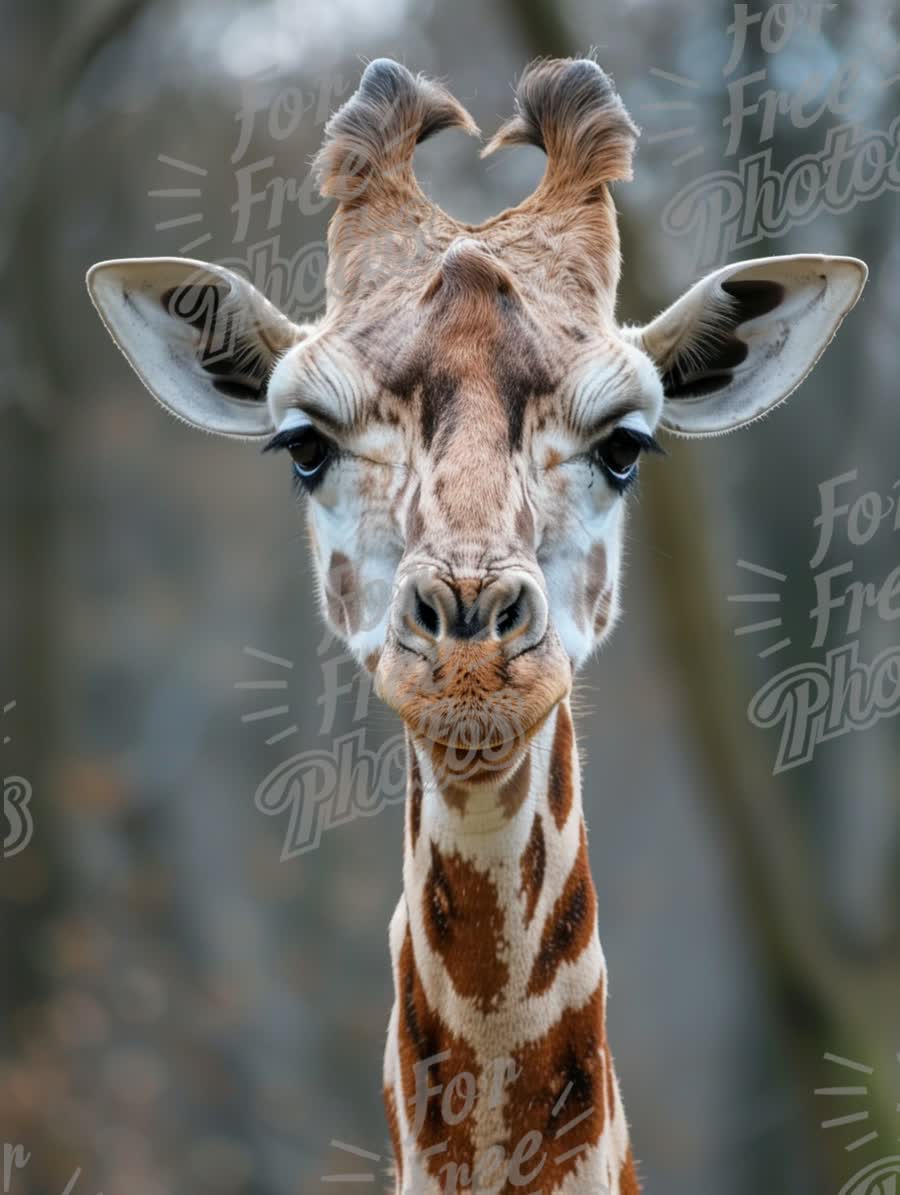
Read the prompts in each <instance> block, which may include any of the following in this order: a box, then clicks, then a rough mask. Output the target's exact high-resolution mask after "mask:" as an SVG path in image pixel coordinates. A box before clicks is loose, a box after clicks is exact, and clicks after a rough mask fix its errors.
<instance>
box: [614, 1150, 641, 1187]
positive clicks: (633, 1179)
mask: <svg viewBox="0 0 900 1195" xmlns="http://www.w3.org/2000/svg"><path fill="white" fill-rule="evenodd" d="M619 1192H620V1195H641V1185H640V1183H639V1182H638V1178H637V1172H636V1171H635V1166H634V1154H633V1153H632V1152H631V1147H630V1146H629V1149H628V1153H627V1154H626V1155H625V1161H624V1162H623V1163H622V1170H621V1172H620V1174H619Z"/></svg>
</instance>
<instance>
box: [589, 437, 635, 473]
mask: <svg viewBox="0 0 900 1195" xmlns="http://www.w3.org/2000/svg"><path fill="white" fill-rule="evenodd" d="M597 453H598V455H599V457H600V460H601V461H602V462H603V464H604V465H605V466H606V468H607V469H609V470H610V472H612V473H617V474H625V473H628V472H629V471H630V470H631V469H633V468H634V466H635V465H636V464H637V459H638V457H639V456H640V453H641V446H640V444H638V443H637V442H636V441H635V440H632V438H631V437H630V436H629V435H627V434H626V433H625V432H622V431H615V432H613V434H612V435H611V436H610V437H609V439H608V440H604V442H603V443H602V444H601V445H600V446H599V448H598V449H597Z"/></svg>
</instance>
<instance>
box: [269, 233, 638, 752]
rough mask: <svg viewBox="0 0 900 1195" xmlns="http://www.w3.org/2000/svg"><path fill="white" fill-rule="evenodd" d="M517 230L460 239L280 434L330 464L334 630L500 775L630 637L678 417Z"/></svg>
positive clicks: (281, 406) (315, 340)
mask: <svg viewBox="0 0 900 1195" xmlns="http://www.w3.org/2000/svg"><path fill="white" fill-rule="evenodd" d="M498 234H499V235H498ZM504 234H506V236H508V235H509V234H508V232H507V230H506V229H505V228H504V227H503V225H502V224H501V225H500V227H499V228H498V229H497V233H495V238H494V239H495V240H496V241H498V242H499V247H498V251H497V252H496V253H495V252H494V251H492V250H491V248H490V247H489V245H488V242H487V239H486V238H483V237H482V238H479V239H478V240H474V239H472V238H470V237H459V238H456V239H454V240H452V241H451V242H450V244H449V245H448V247H447V249H446V250H444V251H443V253H441V254H440V255H439V256H437V260H436V263H435V266H434V269H433V276H432V277H428V275H427V273H426V275H425V276H424V277H416V276H413V277H412V278H411V279H409V280H408V287H407V288H403V289H404V292H405V293H403V294H402V295H398V296H397V297H396V299H395V300H393V301H391V300H388V301H385V297H384V293H383V289H382V290H381V291H380V292H379V294H378V296H377V297H376V298H375V299H374V301H368V302H362V303H361V304H359V307H360V308H361V310H359V311H358V314H357V315H356V318H354V319H353V320H350V321H348V319H347V315H346V311H344V312H342V314H341V318H340V320H339V321H336V326H332V327H329V325H328V323H326V325H325V327H323V328H322V330H321V331H319V332H318V333H317V334H316V335H314V336H313V337H311V338H310V340H308V341H307V342H305V343H303V344H302V345H300V346H298V347H297V348H296V349H295V350H294V351H293V352H292V353H291V354H290V355H289V356H288V357H287V358H285V359H284V360H283V361H282V363H281V364H280V365H279V366H278V368H277V369H276V372H275V374H274V376H273V378H272V382H271V384H270V394H271V396H272V400H273V403H274V409H275V415H276V420H277V424H278V426H279V427H280V428H282V429H286V431H287V434H292V433H291V429H292V428H299V429H303V428H307V427H311V428H312V429H313V430H311V431H308V432H302V431H301V440H302V439H303V437H304V436H305V437H306V439H309V438H310V437H319V436H321V446H320V451H323V452H325V453H327V455H326V457H325V459H324V461H323V463H322V464H321V465H320V467H319V469H318V471H317V472H316V473H315V474H314V475H313V476H312V477H310V478H307V479H305V486H306V488H308V489H309V491H310V501H309V508H308V509H309V525H310V531H311V542H312V550H313V558H314V561H315V564H316V568H317V571H318V574H319V578H320V583H321V594H322V599H323V606H324V610H325V614H326V617H327V618H328V619H329V621H330V622H331V624H332V625H333V626H334V627H335V629H336V630H337V631H338V632H339V633H340V634H342V635H343V636H344V637H345V638H346V639H347V641H348V642H349V643H350V645H351V646H352V648H353V650H354V651H355V652H356V654H357V655H358V657H359V658H360V660H361V661H363V662H364V663H365V664H366V666H367V667H369V668H370V669H372V670H374V672H375V677H376V684H377V688H378V691H379V693H380V694H381V696H382V697H384V699H385V700H386V701H387V702H388V703H389V704H390V705H391V706H393V708H395V709H396V710H397V712H398V713H399V714H400V716H401V717H402V718H403V719H404V721H405V722H406V724H407V725H408V726H409V727H410V729H411V730H412V731H413V733H414V734H416V735H417V736H423V737H426V738H427V739H429V740H431V741H432V742H434V743H435V744H439V745H440V744H443V745H445V746H447V745H449V746H455V747H458V748H460V749H462V751H463V752H465V751H470V752H471V751H473V750H475V749H479V751H480V752H487V754H488V755H490V756H491V760H492V761H493V762H494V764H495V766H502V764H503V763H504V762H506V761H507V760H511V759H513V758H515V753H514V752H512V751H511V745H512V744H516V745H517V746H521V745H523V744H524V742H525V741H527V738H528V737H529V736H530V735H531V734H532V733H533V732H534V731H535V730H536V729H537V728H538V727H539V726H540V725H541V724H542V722H543V721H544V719H545V718H546V717H547V715H548V714H549V712H550V711H551V710H552V708H553V707H554V706H555V704H556V703H557V702H558V701H559V700H560V699H562V698H563V697H565V696H566V695H567V693H568V691H569V689H570V686H571V680H572V675H573V670H574V668H575V667H577V666H578V665H579V664H580V663H581V662H582V661H583V660H584V659H585V658H586V656H587V655H588V654H589V653H590V651H591V650H592V648H593V647H594V645H595V644H596V643H597V642H598V641H599V640H601V639H602V638H603V636H604V635H605V634H607V633H608V631H609V629H610V627H611V626H612V623H613V621H614V618H615V613H616V607H617V603H616V594H617V583H618V577H619V570H620V559H621V550H622V531H623V521H624V505H625V498H624V492H623V489H624V487H625V486H627V484H628V482H629V481H630V480H631V479H632V477H633V473H632V472H631V470H632V466H633V464H634V461H635V460H636V456H637V451H638V448H639V446H640V444H641V443H642V442H645V437H649V435H650V433H651V432H652V429H653V428H654V427H655V425H656V422H657V419H658V416H659V411H660V408H661V405H662V388H661V385H660V382H659V379H658V376H657V373H656V371H655V369H654V368H653V366H652V365H651V363H650V361H649V360H648V359H647V358H646V357H645V356H644V354H642V353H641V352H640V351H639V350H638V349H637V348H635V347H633V346H632V345H630V344H628V343H627V342H626V341H625V339H624V338H622V337H621V336H619V335H617V333H616V331H615V328H614V327H613V326H612V325H611V324H610V326H609V327H607V328H606V329H603V327H602V322H601V320H600V319H599V318H594V319H592V320H586V319H584V317H583V316H579V315H577V314H574V313H573V310H572V308H571V306H570V298H569V296H568V295H567V294H566V293H565V288H563V293H562V294H561V295H556V294H554V295H552V296H551V295H548V293H547V290H548V289H549V288H550V287H551V286H552V285H553V281H554V280H553V278H552V274H551V271H548V270H544V269H542V268H541V267H540V265H539V263H538V262H535V261H533V260H531V257H530V255H525V254H522V253H521V252H519V254H518V256H519V257H520V258H522V259H523V260H522V263H521V267H520V268H519V269H517V268H516V267H517V266H519V262H518V261H516V254H513V253H510V254H508V255H505V256H506V258H507V260H509V259H510V258H512V259H513V260H512V261H511V262H510V266H509V267H507V266H506V265H505V263H504V261H503V257H502V256H501V254H502V252H503V241H504V239H505V238H504ZM532 253H534V254H535V255H537V256H539V254H538V250H537V248H534V249H532ZM394 287H395V289H397V290H398V291H399V290H401V286H400V285H399V284H398V283H397V282H395V283H394ZM584 306H585V297H584V296H583V297H582V302H581V305H580V308H579V309H576V310H583V309H584ZM596 314H597V315H598V316H599V314H600V313H599V312H596ZM617 429H618V430H617ZM632 434H633V435H634V437H635V439H634V440H633V441H632V440H631V438H630V437H631V435H632ZM619 440H621V444H620V443H619ZM609 445H612V447H611V448H610V447H608V446H609ZM632 445H633V446H632ZM301 464H302V462H301ZM616 464H622V465H623V467H622V469H621V471H620V472H621V474H622V475H624V476H620V475H617V474H616V473H615V472H611V469H610V466H611V465H616ZM301 481H302V482H303V479H301ZM479 762H480V763H487V760H485V759H482V758H479Z"/></svg>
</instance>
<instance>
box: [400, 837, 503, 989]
mask: <svg viewBox="0 0 900 1195" xmlns="http://www.w3.org/2000/svg"><path fill="white" fill-rule="evenodd" d="M422 898H423V899H422V905H423V910H424V918H425V931H426V933H427V935H428V941H429V944H430V946H431V948H432V950H433V951H434V952H435V954H438V955H440V957H441V959H442V961H443V964H444V967H445V969H446V971H447V975H448V976H449V978H450V982H451V983H452V984H453V986H454V988H455V989H456V991H457V992H458V993H459V994H460V995H461V996H466V997H468V998H469V999H471V1000H474V1001H475V1003H476V1005H477V1006H478V1008H479V1010H480V1011H481V1012H483V1013H488V1012H491V1011H493V1010H495V1009H496V1008H497V1007H499V1005H500V1004H501V1002H502V999H503V995H504V991H505V988H506V984H507V982H508V980H509V968H508V967H507V965H506V963H505V962H503V961H502V959H501V958H500V955H501V953H502V951H503V948H504V945H505V940H504V918H503V910H502V909H501V908H500V903H499V900H498V897H497V888H496V885H495V884H494V881H493V880H492V879H491V878H490V876H489V875H487V873H485V872H483V871H480V870H479V869H478V868H477V867H475V866H474V865H473V864H471V863H469V862H468V861H467V860H465V859H463V858H461V857H460V856H459V855H458V854H452V855H443V854H442V853H441V852H440V851H439V850H438V848H437V846H436V844H435V843H434V842H432V843H431V868H430V870H429V872H428V876H427V878H426V880H425V887H424V891H423V893H422Z"/></svg>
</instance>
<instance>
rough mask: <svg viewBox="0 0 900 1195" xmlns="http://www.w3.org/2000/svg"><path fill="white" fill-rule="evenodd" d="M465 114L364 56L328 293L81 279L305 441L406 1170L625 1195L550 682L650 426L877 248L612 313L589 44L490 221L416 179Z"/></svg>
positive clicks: (162, 357)
mask: <svg viewBox="0 0 900 1195" xmlns="http://www.w3.org/2000/svg"><path fill="white" fill-rule="evenodd" d="M448 128H459V129H463V130H465V131H467V132H469V133H477V129H476V127H475V125H474V122H473V120H472V118H471V116H470V115H469V114H468V112H466V111H465V109H464V108H463V107H462V106H461V105H460V104H459V103H458V102H457V101H456V100H455V99H454V98H453V97H452V96H451V95H450V93H449V92H448V91H447V90H445V89H444V88H443V87H442V86H439V85H438V84H437V83H434V82H432V81H429V80H427V79H425V78H423V77H421V76H414V75H413V74H411V73H410V71H408V70H407V69H406V68H405V67H404V66H401V65H399V64H397V63H395V62H392V61H390V60H387V59H378V60H376V61H374V62H371V63H370V64H369V65H368V67H367V68H366V70H365V72H364V74H363V75H362V79H361V81H360V84H359V87H358V90H357V91H356V93H355V94H354V95H353V96H352V97H351V98H350V100H348V101H347V103H346V104H345V105H344V106H343V107H341V108H340V109H339V110H338V111H337V112H336V113H335V114H334V115H333V116H332V117H331V119H330V121H329V123H328V125H327V126H326V130H325V137H324V142H323V145H322V148H321V150H320V152H319V154H318V157H317V159H316V162H315V169H316V171H317V177H318V181H319V186H320V189H321V191H322V193H323V194H324V195H326V196H329V197H331V198H333V199H334V200H336V208H335V211H334V214H333V216H332V219H331V222H330V225H329V233H328V254H329V264H328V274H327V302H326V308H325V312H324V314H323V315H322V317H321V318H320V319H319V320H317V321H314V322H310V323H303V324H300V323H297V322H295V321H293V320H291V319H290V318H288V316H287V315H285V314H283V313H282V312H280V311H279V310H277V309H276V308H275V307H274V306H273V305H272V304H270V303H269V302H268V301H267V300H266V299H265V297H264V296H263V295H262V294H261V293H260V292H259V290H257V289H256V288H255V287H254V286H253V285H252V283H251V282H249V281H248V280H247V279H245V278H243V277H241V276H239V275H238V274H237V273H235V272H232V271H230V270H227V269H225V268H223V267H220V266H217V265H214V264H208V263H202V262H196V261H189V260H185V259H178V258H150V259H133V260H118V261H109V262H101V263H99V264H98V265H96V266H94V267H93V269H92V270H91V271H90V273H89V275H88V287H89V291H90V294H91V296H92V298H93V301H94V303H95V305H96V307H97V309H98V311H99V313H100V315H101V318H102V319H103V321H104V323H105V324H106V326H107V328H108V330H109V331H110V333H111V334H112V336H113V338H114V340H115V341H116V342H117V344H118V345H119V347H120V348H121V349H122V350H123V352H124V353H125V355H126V357H127V359H128V360H129V362H130V363H131V365H132V366H133V368H134V369H135V371H136V372H137V373H138V375H139V376H140V378H141V379H142V381H143V382H144V383H145V385H146V386H147V388H148V389H149V390H150V391H151V393H152V394H153V395H154V396H155V397H156V398H157V399H158V400H159V401H160V402H161V403H162V404H163V406H165V407H166V408H167V409H168V410H170V411H171V412H173V413H174V414H175V415H177V416H179V417H180V418H182V419H183V420H185V421H186V422H187V423H188V424H191V425H192V426H194V427H199V428H202V429H205V430H207V431H211V432H216V433H219V434H222V435H226V436H232V437H241V438H245V439H247V440H250V441H256V442H257V443H262V444H264V450H265V451H270V450H272V451H274V450H282V451H284V452H286V453H287V454H288V455H289V457H290V458H291V463H292V472H293V476H294V480H295V483H296V488H297V491H298V494H299V495H300V496H301V498H302V500H303V501H304V502H305V506H306V516H307V521H308V526H309V532H310V543H311V557H312V561H313V566H314V571H315V575H316V578H317V581H318V588H319V598H320V603H321V607H322V612H323V615H324V617H325V619H326V620H327V622H328V623H329V624H330V625H331V626H332V627H333V628H334V629H335V630H336V631H337V632H338V633H339V634H340V635H341V636H343V638H344V639H345V640H346V641H347V643H348V644H349V645H350V647H351V648H352V650H353V652H354V653H355V655H356V657H357V658H358V660H359V662H360V665H361V666H362V667H364V668H366V669H368V670H369V672H371V673H372V674H373V677H374V685H375V689H376V692H377V693H378V695H379V696H380V697H381V698H382V699H383V700H384V701H385V702H386V703H387V705H388V706H390V707H391V708H392V709H393V710H394V711H395V712H396V713H397V714H398V715H399V717H400V718H401V720H402V722H403V725H404V728H405V734H406V740H407V759H408V789H407V801H406V811H405V825H404V850H403V877H402V880H403V884H402V895H401V898H400V901H399V903H398V905H397V909H396V912H395V914H394V916H393V918H392V920H391V924H390V930H389V940H390V956H391V965H392V971H393V979H394V987H395V1002H394V1006H393V1010H392V1012H391V1015H390V1020H389V1027H388V1034H387V1044H386V1050H385V1063H384V1097H385V1106H386V1112H387V1120H388V1124H389V1127H390V1132H391V1137H392V1141H393V1151H394V1157H395V1174H396V1184H395V1191H396V1192H397V1193H401V1192H417V1193H419V1192H421V1193H423V1195H431V1193H432V1192H435V1193H436V1192H441V1193H445V1192H459V1193H462V1192H467V1193H468V1192H475V1191H478V1192H492V1193H493V1192H514V1191H515V1192H523V1193H526V1195H527V1193H537V1192H543V1193H544V1195H553V1193H555V1195H587V1193H588V1192H590V1193H591V1195H596V1193H597V1192H607V1193H609V1195H635V1193H636V1192H638V1191H639V1189H640V1186H639V1180H638V1177H637V1171H636V1166H635V1162H634V1159H633V1152H632V1147H631V1142H630V1134H629V1129H628V1124H627V1121H626V1117H625V1112H624V1109H623V1102H622V1097H621V1095H620V1091H619V1084H618V1081H617V1078H616V1073H615V1068H614V1063H613V1057H612V1054H611V1051H610V1046H609V1043H608V1041H607V1034H606V1004H607V974H606V964H605V961H604V955H603V951H602V948H601V944H600V937H599V932H598V899H597V895H596V890H595V886H594V883H593V880H592V877H591V871H590V866H589V862H588V850H587V838H586V828H585V822H584V817H583V814H582V799H581V777H580V768H579V759H578V752H577V747H576V738H575V732H574V727H573V718H572V712H571V706H570V695H571V691H572V683H573V677H574V675H575V672H576V670H577V669H578V668H579V667H581V666H582V665H583V664H584V662H585V660H586V659H587V658H588V656H589V655H590V654H591V653H592V652H593V650H594V649H595V648H596V647H597V645H598V644H600V643H601V642H603V641H604V640H605V639H606V638H607V636H608V635H609V634H610V632H611V630H612V628H613V625H614V624H615V622H616V619H617V616H618V612H619V591H620V578H621V572H622V563H621V562H622V548H623V538H624V528H625V516H626V508H627V505H628V502H627V498H628V494H629V492H630V491H631V489H632V487H633V485H634V483H635V480H636V478H637V474H638V470H639V464H640V460H641V458H642V457H643V456H645V455H647V454H652V453H655V452H658V451H659V450H660V446H659V443H658V441H657V438H656V437H657V435H658V434H659V432H660V429H663V430H665V431H667V432H670V433H675V434H678V435H683V436H694V437H708V436H713V435H718V434H721V433H724V432H727V431H730V430H732V429H735V428H738V427H741V426H743V425H745V424H748V423H750V422H751V421H753V420H755V419H758V418H760V417H761V416H763V415H765V414H766V413H767V412H768V411H770V410H771V409H772V408H773V407H775V406H776V405H777V404H779V403H780V402H781V401H783V400H784V399H785V398H787V397H788V395H789V394H791V393H792V392H793V391H794V390H795V389H796V388H797V386H799V384H800V383H801V382H802V381H803V379H804V378H805V377H806V376H807V374H808V373H809V371H810V370H811V369H812V367H813V366H814V365H815V363H816V362H817V360H818V359H819V357H820V356H821V354H822V353H823V352H824V350H825V348H826V347H827V345H828V344H829V342H830V341H831V339H832V338H833V336H834V335H835V333H836V331H837V329H838V327H839V326H840V324H841V322H842V320H843V319H844V317H845V316H846V314H847V313H848V312H849V311H850V309H851V308H852V307H853V306H854V304H855V303H856V301H857V299H858V298H859V296H860V293H861V291H862V288H863V286H864V284H865V280H866V276H867V270H866V267H865V265H864V264H863V263H862V262H860V261H857V260H855V259H853V258H847V257H833V256H832V257H829V256H823V255H819V254H804V255H795V256H790V257H774V258H762V259H757V260H753V261H746V262H742V263H738V264H734V265H730V266H726V267H723V268H721V269H719V270H717V271H715V272H713V273H712V274H710V275H709V276H707V277H705V278H702V279H701V280H699V281H698V282H696V283H695V284H694V285H693V286H692V287H691V288H690V289H688V290H687V291H686V292H685V293H684V294H683V295H682V296H681V298H679V299H677V300H676V301H675V302H674V303H673V304H672V305H671V306H670V307H668V308H667V309H666V310H664V311H663V312H662V314H660V315H659V316H657V317H656V318H655V319H653V320H652V321H651V322H650V323H648V324H646V325H643V326H629V325H623V324H621V323H619V322H618V321H617V319H616V314H615V304H616V291H617V286H618V281H619V273H620V250H619V237H618V230H617V217H616V211H615V207H614V204H613V199H612V196H611V190H610V186H611V184H612V183H614V182H616V181H619V180H626V179H628V178H630V177H631V169H632V155H633V151H634V148H635V144H636V139H637V136H638V130H637V129H636V127H635V125H634V124H633V122H632V120H631V118H630V116H629V115H628V112H627V111H626V109H625V107H624V105H623V103H622V101H621V99H620V98H619V96H618V95H617V93H616V91H615V90H614V88H613V86H612V84H611V82H610V80H609V78H608V77H607V76H606V74H605V73H604V72H603V70H602V69H601V68H600V67H599V65H598V64H597V63H596V62H595V61H593V59H591V58H583V59H565V60H544V61H539V62H537V63H534V64H532V65H531V66H530V67H529V68H527V69H526V71H525V72H524V74H523V75H522V77H521V79H520V81H519V84H518V88H517V92H516V101H515V112H514V115H513V116H512V117H511V119H509V120H508V121H507V122H506V123H504V124H503V125H502V126H501V128H500V130H499V131H498V133H497V134H496V135H495V136H494V137H493V139H492V140H491V141H490V142H489V144H488V145H487V147H486V149H485V151H484V152H485V153H491V152H493V151H495V150H497V149H499V148H501V147H504V146H512V145H516V144H533V145H536V146H538V147H540V148H541V149H542V150H544V152H545V154H546V159H547V165H546V170H545V173H544V176H543V178H542V180H541V182H540V183H539V185H538V186H537V188H536V190H535V191H534V193H533V194H532V195H530V196H529V197H528V198H526V199H525V200H524V201H523V202H522V203H520V204H519V205H518V206H516V207H513V208H511V209H509V210H506V211H503V212H501V213H500V214H499V215H496V216H494V217H493V218H491V219H489V220H487V221H486V222H485V223H483V224H481V225H478V226H474V225H468V224H463V223H461V222H459V221H457V220H455V219H453V218H452V217H451V216H449V215H447V214H446V213H445V212H443V211H442V210H441V209H440V208H439V207H438V206H437V205H436V204H434V203H433V202H431V201H430V200H429V199H428V198H427V197H426V196H425V195H424V193H423V192H422V190H421V189H420V187H419V186H418V184H417V182H416V179H415V175H414V172H413V166H412V160H413V153H414V150H415V147H416V145H417V144H418V143H419V142H421V141H422V140H424V139H425V138H426V137H429V136H431V135H432V134H435V133H438V132H440V131H441V130H443V129H448Z"/></svg>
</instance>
